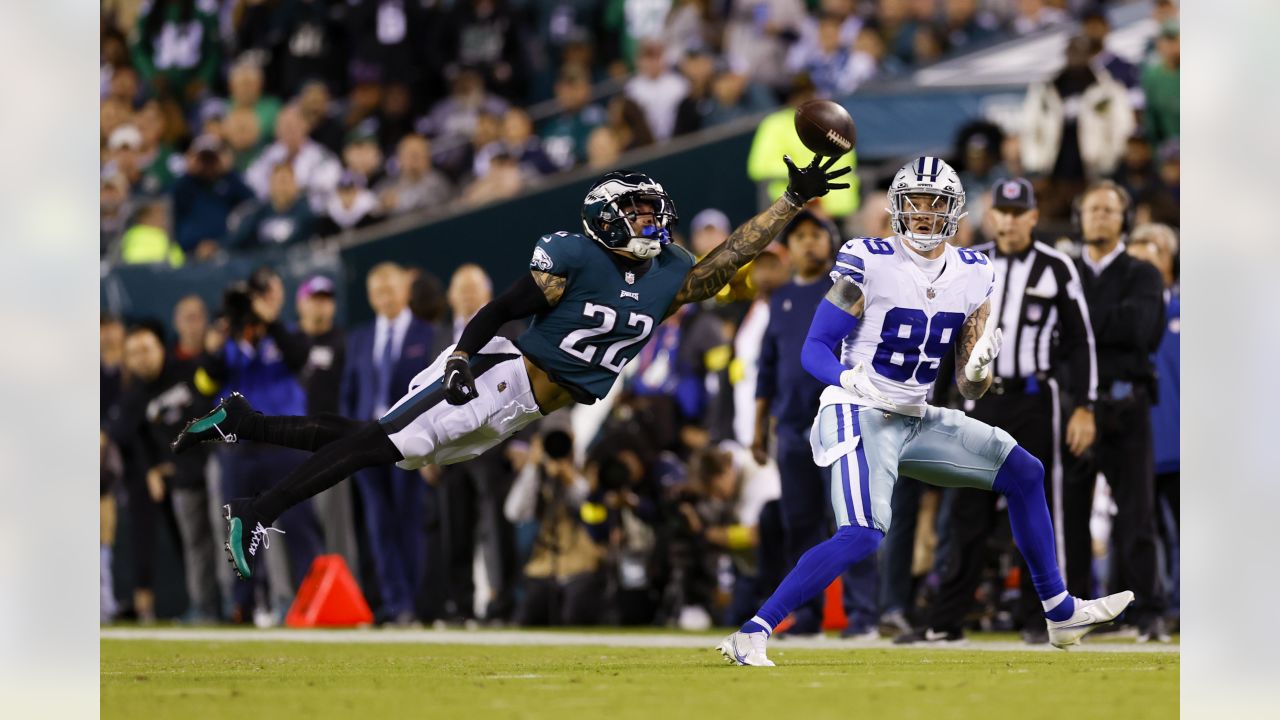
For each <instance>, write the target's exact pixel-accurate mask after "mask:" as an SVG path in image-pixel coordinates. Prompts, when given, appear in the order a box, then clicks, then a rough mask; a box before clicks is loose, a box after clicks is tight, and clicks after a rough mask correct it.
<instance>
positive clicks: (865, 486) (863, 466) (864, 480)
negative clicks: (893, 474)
mask: <svg viewBox="0 0 1280 720" xmlns="http://www.w3.org/2000/svg"><path fill="white" fill-rule="evenodd" d="M858 409H859V408H857V407H856V406H855V407H854V410H853V431H854V432H855V433H857V435H858V438H859V440H858V449H857V450H856V453H857V455H858V475H859V477H858V485H859V487H860V489H861V490H862V509H863V512H864V513H865V514H866V518H867V525H866V526H867V527H875V526H876V521H875V513H874V511H873V510H872V509H871V483H870V479H869V478H868V475H870V473H869V472H868V471H867V453H866V451H865V450H864V449H863V447H862V444H863V441H862V426H861V425H859V423H858Z"/></svg>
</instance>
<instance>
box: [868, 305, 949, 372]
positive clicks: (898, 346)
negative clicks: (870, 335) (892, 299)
mask: <svg viewBox="0 0 1280 720" xmlns="http://www.w3.org/2000/svg"><path fill="white" fill-rule="evenodd" d="M963 324H964V315H962V314H960V313H954V312H939V313H936V314H934V316H933V318H932V319H930V318H929V317H927V316H926V315H925V314H924V311H923V310H917V309H915V308H901V307H896V308H893V309H892V310H890V311H889V312H887V313H885V314H884V326H883V328H884V329H883V330H881V331H880V345H879V346H877V347H876V354H875V357H874V358H873V359H872V360H871V366H872V367H874V368H875V369H876V371H877V372H879V373H880V374H881V375H883V376H885V377H887V378H889V379H890V380H897V381H898V382H906V381H907V380H909V379H911V376H912V375H915V376H916V382H918V383H920V384H922V385H927V384H929V383H931V382H933V381H934V380H935V379H936V378H937V377H938V363H939V362H940V361H941V360H942V356H943V354H944V353H946V352H947V348H948V347H949V346H950V345H951V343H952V342H953V341H954V340H955V338H956V331H957V330H959V329H960V326H961V325H963ZM904 330H905V331H906V335H905V336H904V335H903V331H904ZM948 331H950V332H948ZM926 336H927V339H926ZM922 342H923V343H924V348H923V355H924V356H925V357H924V359H923V362H922V361H921V354H922V352H921V351H922V348H921V347H920V343H922ZM898 357H901V358H902V361H901V362H895V360H896V359H897V358H898Z"/></svg>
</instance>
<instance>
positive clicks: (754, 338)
mask: <svg viewBox="0 0 1280 720" xmlns="http://www.w3.org/2000/svg"><path fill="white" fill-rule="evenodd" d="M789 274H790V273H789V268H788V267H787V264H786V262H784V261H783V260H782V258H780V257H779V256H778V254H777V253H775V252H773V251H772V250H770V249H766V250H765V251H764V252H762V253H760V254H759V255H758V256H756V259H755V260H752V261H751V285H752V286H753V287H754V288H755V291H756V292H755V297H754V298H753V299H752V300H751V304H750V305H749V306H748V307H747V312H746V314H745V315H743V317H742V322H740V323H739V324H738V330H737V332H736V333H734V336H733V361H734V363H735V364H737V365H738V366H739V369H740V372H741V376H740V377H738V378H736V379H735V381H734V383H733V436H734V438H735V439H736V440H737V441H738V444H739V445H742V446H743V447H751V442H752V440H753V439H754V437H755V428H756V384H757V378H758V377H759V368H758V366H759V361H760V349H761V344H762V343H763V341H764V333H765V328H766V327H768V325H769V298H770V297H771V296H772V295H773V293H774V291H776V290H777V289H778V288H780V287H782V286H783V285H784V284H785V283H786V282H787V279H788V276H789ZM766 459H767V458H766ZM757 461H759V457H757Z"/></svg>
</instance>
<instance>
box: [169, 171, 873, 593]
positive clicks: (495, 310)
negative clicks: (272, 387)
mask: <svg viewBox="0 0 1280 720" xmlns="http://www.w3.org/2000/svg"><path fill="white" fill-rule="evenodd" d="M783 161H784V162H785V163H786V165H787V172H788V175H789V179H790V182H789V184H788V186H787V190H786V192H784V193H783V195H782V197H781V198H779V199H778V200H777V201H776V202H774V203H773V205H771V206H770V207H769V208H768V209H766V210H765V211H764V212H762V213H760V214H759V215H756V216H755V217H753V218H751V219H750V220H748V221H747V222H746V223H745V224H743V225H742V226H741V227H739V228H738V229H736V230H734V232H733V233H732V234H731V235H730V236H729V237H728V238H727V239H726V240H725V241H724V242H723V243H721V244H720V245H719V246H717V247H716V248H715V249H713V250H712V251H711V252H710V253H708V254H707V255H706V257H704V258H703V259H702V261H701V262H698V263H697V264H695V263H694V258H693V256H692V255H690V254H689V253H688V252H687V251H686V250H684V249H683V248H681V247H679V246H676V245H672V244H671V229H672V228H673V227H674V226H675V224H676V221H677V215H676V208H675V204H674V203H673V202H672V200H671V198H670V197H668V195H667V193H666V192H665V191H664V190H663V189H662V186H661V185H659V184H658V183H657V182H656V181H655V180H654V179H653V178H651V177H649V176H648V175H645V174H643V173H639V172H630V171H617V172H610V173H607V174H606V175H604V176H603V177H601V178H600V179H599V180H598V181H596V183H595V184H593V185H592V186H591V189H590V190H589V191H588V193H587V197H586V200H585V201H584V202H583V206H582V229H583V233H585V234H578V233H570V232H555V233H551V234H549V235H543V236H542V237H541V238H539V239H538V241H537V242H536V243H535V246H534V248H533V257H532V259H531V260H530V272H529V273H528V274H526V275H523V276H522V277H521V278H520V279H519V280H518V281H516V283H515V284H513V285H512V286H511V287H510V288H509V289H508V290H507V291H506V292H504V293H503V294H502V295H501V296H499V297H498V298H496V299H495V300H494V301H493V302H491V303H489V304H488V305H486V306H485V307H484V308H482V309H481V310H480V312H478V313H477V314H476V316H475V317H474V318H472V320H471V321H470V322H469V323H468V324H467V327H466V328H465V329H464V330H463V332H462V336H461V337H460V338H459V339H458V343H457V345H456V346H454V347H452V348H449V349H446V350H445V351H444V353H442V354H441V356H440V357H439V358H437V359H436V360H435V362H433V363H432V364H431V365H430V366H429V367H427V368H426V369H425V370H423V371H422V372H421V373H419V374H418V376H417V377H415V378H414V380H413V382H412V383H410V385H409V392H408V393H407V394H406V395H405V396H404V397H402V398H401V399H400V400H399V401H398V402H397V403H396V404H395V405H394V406H392V408H391V409H390V410H389V411H388V412H387V414H386V415H384V416H383V417H382V418H380V419H379V420H377V421H367V422H361V421H357V420H351V419H348V418H342V417H339V416H336V415H332V414H318V415H308V416H304V417H284V416H277V417H267V416H264V415H262V414H261V413H257V412H254V410H253V408H252V406H250V404H249V402H248V400H246V399H245V398H244V396H242V395H240V394H239V393H232V394H230V395H229V396H228V397H227V398H225V399H224V400H223V401H222V402H221V403H219V405H218V407H217V408H215V409H214V410H213V412H211V413H209V414H208V415H205V416H204V417H201V418H198V419H196V420H193V421H192V422H191V423H189V424H188V425H187V427H186V428H185V429H184V430H183V431H182V433H181V434H180V435H179V436H178V437H177V439H176V440H174V442H173V449H174V451H175V452H182V451H184V450H186V449H188V448H190V447H192V446H194V445H196V444H199V443H202V442H228V443H234V442H238V441H240V440H246V439H247V440H252V441H254V442H266V443H271V444H275V445H283V446H285V447H292V448H298V449H300V450H307V451H311V452H313V453H314V454H313V455H312V456H311V457H309V458H307V460H306V461H304V462H303V463H302V464H301V465H299V466H298V467H297V468H296V469H295V470H294V471H293V472H292V473H290V475H289V476H288V477H287V478H285V479H284V481H282V482H280V483H279V484H277V485H276V486H275V487H274V488H272V489H270V490H268V491H267V492H265V493H263V494H262V495H259V496H258V497H256V498H236V499H233V500H231V502H229V503H228V504H227V505H226V506H224V510H225V515H226V519H227V534H228V538H227V542H226V544H225V547H226V551H227V555H228V561H229V562H231V563H232V564H233V565H234V566H235V569H236V572H237V573H238V574H239V575H240V577H242V578H247V577H250V576H251V574H252V572H253V561H254V558H255V556H256V555H257V552H258V549H259V547H263V548H265V547H268V546H269V544H270V541H271V540H270V535H269V532H280V531H279V530H277V529H276V528H273V527H271V523H272V522H274V521H275V519H276V518H277V517H279V516H280V514H281V513H282V512H284V511H285V510H286V509H288V508H289V507H291V506H293V505H295V504H297V503H299V502H301V501H302V500H305V499H306V498H309V497H311V496H313V495H316V494H318V493H320V492H322V491H324V490H326V489H328V488H330V487H332V486H333V485H335V484H337V483H338V482H340V481H341V480H342V479H343V478H345V477H347V476H349V475H351V474H352V473H353V472H355V471H356V470H359V469H362V468H365V467H370V466H373V465H379V464H386V463H396V464H398V465H399V466H401V467H404V468H406V469H413V468H418V467H422V466H423V465H427V464H429V463H435V464H439V465H448V464H452V463H457V462H462V461H465V460H469V459H471V458H474V457H476V456H478V455H480V454H481V453H483V452H484V451H485V450H488V449H489V448H491V447H493V446H494V445H496V444H498V443H499V442H501V441H502V440H503V439H505V438H507V437H510V436H511V435H512V434H514V433H515V432H516V431H517V430H519V429H520V428H522V427H524V426H526V425H528V424H529V423H531V422H533V421H534V420H537V419H538V418H540V417H542V416H543V415H544V414H546V413H550V412H552V411H553V410H557V409H559V408H562V407H564V406H566V405H569V404H570V403H572V402H574V401H577V402H582V403H592V402H595V401H596V400H598V399H600V398H602V397H604V396H605V395H606V394H607V393H608V392H609V389H610V388H611V387H612V386H613V383H614V382H615V381H616V380H617V377H618V373H619V372H621V370H622V367H623V366H624V365H625V364H626V363H627V362H628V361H629V360H631V359H632V358H634V357H635V356H636V354H637V353H639V352H640V350H641V348H643V347H644V344H645V342H646V341H648V339H649V336H650V333H651V332H652V331H653V329H654V327H655V326H657V325H658V323H660V322H662V320H663V319H664V318H666V317H667V316H668V315H670V314H671V313H673V312H675V310H676V309H677V308H679V307H680V306H681V305H683V304H685V303H690V302H699V301H701V300H705V299H707V298H709V297H712V296H714V295H715V294H716V293H717V292H718V291H719V290H720V288H722V287H724V285H725V284H726V283H727V282H729V280H730V279H731V278H732V277H733V276H734V274H735V273H736V272H737V271H738V269H739V268H741V267H742V266H744V265H746V264H747V263H748V262H750V261H751V260H752V259H753V258H754V257H755V256H756V255H757V254H759V252H760V251H761V250H763V249H764V247H765V246H766V245H768V244H769V241H770V240H772V239H773V238H774V236H776V235H777V234H778V232H779V231H781V230H782V228H783V227H784V226H786V224H787V223H788V222H790V220H791V219H792V218H793V217H795V215H796V214H797V213H798V212H800V209H801V208H802V207H803V206H804V204H805V203H807V202H808V201H809V200H812V199H813V198H816V197H820V196H822V195H826V194H827V193H828V192H829V191H831V190H836V189H841V188H847V187H849V185H848V184H847V183H834V182H832V181H833V180H834V179H835V178H838V177H840V176H841V175H844V174H845V173H847V172H849V168H843V169H840V170H835V171H832V170H831V169H830V168H831V166H832V165H833V164H834V163H835V161H836V158H828V159H826V160H825V161H823V160H822V158H817V157H815V158H814V160H813V162H811V163H810V164H809V165H807V166H806V167H804V168H799V167H796V165H795V164H794V163H793V162H792V161H791V159H790V158H788V157H784V158H783ZM529 316H532V317H533V322H532V324H531V325H530V326H529V329H528V330H527V331H526V332H525V333H524V334H523V335H521V336H520V337H519V338H517V339H516V341H515V342H514V343H512V342H510V341H508V340H506V339H505V338H502V337H495V335H496V333H497V331H498V328H499V327H501V326H502V325H503V323H505V322H507V321H509V320H513V319H516V318H523V317H529Z"/></svg>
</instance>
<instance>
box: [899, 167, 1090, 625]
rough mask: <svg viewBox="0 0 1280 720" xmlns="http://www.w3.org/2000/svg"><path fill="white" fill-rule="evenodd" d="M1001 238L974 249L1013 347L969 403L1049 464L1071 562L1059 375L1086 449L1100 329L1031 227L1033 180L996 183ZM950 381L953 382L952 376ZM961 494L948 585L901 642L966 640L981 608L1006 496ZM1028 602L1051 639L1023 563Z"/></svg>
mask: <svg viewBox="0 0 1280 720" xmlns="http://www.w3.org/2000/svg"><path fill="white" fill-rule="evenodd" d="M992 195H993V198H992V206H991V211H990V212H991V215H992V221H993V222H992V225H993V229H994V232H995V238H996V240H995V242H994V243H985V244H982V245H977V246H975V247H974V249H975V250H980V251H983V252H985V253H986V254H987V255H988V256H989V257H990V258H991V261H992V264H993V265H994V267H995V275H996V283H995V289H994V290H993V291H992V294H991V317H993V318H996V319H997V321H998V327H999V328H1000V329H1001V330H1003V332H1004V337H1005V348H1004V351H1003V352H1001V353H1000V354H999V355H998V356H997V357H996V360H995V372H994V375H995V377H994V380H993V381H992V384H991V389H990V390H988V391H987V393H986V395H984V396H983V397H982V398H980V399H979V400H976V401H970V402H966V403H965V411H966V412H967V413H968V414H969V415H970V416H972V417H974V418H976V419H978V420H981V421H983V422H986V423H988V424H991V425H994V426H996V427H1000V428H1003V429H1005V430H1007V431H1008V432H1009V434H1011V435H1013V437H1014V439H1015V440H1017V441H1018V444H1019V445H1022V446H1023V447H1025V448H1026V449H1027V451H1028V452H1030V453H1031V454H1032V455H1034V456H1036V458H1037V459H1039V460H1040V461H1041V462H1042V463H1044V466H1045V470H1046V472H1045V485H1046V487H1045V495H1046V497H1049V498H1051V503H1050V504H1051V511H1052V513H1053V523H1054V526H1055V527H1056V528H1058V533H1057V543H1058V563H1059V566H1061V567H1063V568H1064V569H1066V565H1065V564H1064V562H1063V560H1064V557H1063V556H1064V543H1063V536H1062V525H1063V521H1062V518H1063V514H1062V509H1063V492H1062V479H1063V469H1062V467H1063V462H1062V460H1063V458H1062V444H1063V443H1062V438H1063V434H1062V428H1061V418H1062V417H1063V415H1064V412H1063V408H1064V406H1065V405H1066V404H1067V400H1066V399H1065V398H1064V396H1063V393H1062V392H1061V389H1060V388H1059V384H1058V378H1059V377H1063V378H1065V381H1066V384H1067V386H1068V388H1069V389H1070V394H1071V397H1072V398H1075V399H1076V400H1077V403H1078V404H1077V405H1076V407H1075V409H1074V410H1073V411H1072V413H1071V417H1070V420H1069V421H1068V422H1067V427H1066V446H1067V449H1068V450H1070V452H1071V453H1072V454H1074V455H1080V454H1081V453H1083V452H1084V451H1085V450H1086V449H1087V448H1088V447H1089V446H1090V445H1092V444H1093V438H1094V418H1093V409H1092V404H1093V401H1094V399H1095V396H1096V388H1097V369H1096V359H1095V356H1094V342H1093V331H1092V329H1091V327H1090V325H1089V311H1088V308H1087V306H1086V304H1085V299H1084V294H1083V292H1082V289H1081V284H1080V278H1079V276H1078V275H1077V273H1076V269H1075V267H1074V266H1073V265H1072V263H1071V260H1070V259H1069V258H1068V257H1066V256H1065V255H1063V254H1061V253H1059V252H1057V251H1056V250H1054V249H1053V248H1051V247H1049V246H1048V245H1046V244H1044V243H1041V242H1035V241H1034V240H1033V239H1032V237H1031V231H1032V230H1033V229H1034V228H1035V226H1036V221H1037V220H1039V217H1040V214H1039V211H1038V210H1037V209H1036V199H1035V193H1034V191H1033V190H1032V189H1031V183H1030V182H1028V181H1027V180H1025V179H1023V178H1014V179H1011V180H1003V181H1000V182H997V183H996V184H995V185H994V186H993V188H992ZM938 377H939V378H943V377H946V378H947V381H946V383H947V387H948V388H949V387H950V377H951V373H947V374H946V375H945V376H944V375H943V374H942V373H941V372H939V374H938ZM952 492H954V493H955V495H954V496H953V498H952V503H953V504H952V508H951V513H952V514H951V521H950V525H949V527H950V528H951V531H950V532H951V543H950V547H951V556H950V558H948V563H947V566H946V567H947V570H946V574H945V576H944V577H943V581H942V587H941V588H939V591H938V595H937V596H936V598H935V599H934V602H933V604H932V605H931V606H930V608H929V609H928V611H927V612H926V615H925V620H926V622H925V623H924V624H922V627H920V628H918V629H917V630H916V631H914V632H912V633H910V634H908V635H904V636H902V637H900V638H898V640H896V641H895V642H898V643H901V644H907V643H919V642H926V643H936V642H956V641H959V640H961V639H963V637H964V632H963V630H962V627H961V626H962V623H963V621H964V619H965V616H966V615H968V613H969V611H970V610H971V609H972V606H973V602H974V592H975V591H976V590H977V587H978V583H979V582H980V581H981V579H982V570H983V568H984V567H985V565H986V560H987V538H988V536H989V535H990V534H991V533H992V531H993V530H994V529H995V527H996V524H997V521H998V520H999V514H998V512H997V507H996V502H997V500H998V499H999V498H998V496H993V495H992V494H991V493H989V492H985V491H982V490H974V489H970V488H957V489H955V490H953V491H952ZM1021 578H1022V594H1021V597H1022V602H1021V605H1020V607H1019V613H1018V614H1019V616H1020V617H1019V619H1020V620H1022V621H1023V626H1024V628H1025V629H1024V631H1023V639H1024V640H1026V641H1027V642H1029V643H1044V642H1048V641H1049V636H1048V630H1047V628H1046V627H1045V624H1044V620H1043V610H1042V609H1041V607H1040V603H1039V600H1038V597H1037V595H1036V593H1035V590H1034V589H1033V587H1032V585H1031V573H1030V572H1029V571H1028V570H1027V566H1026V563H1025V562H1024V563H1023V564H1022V572H1021Z"/></svg>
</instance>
